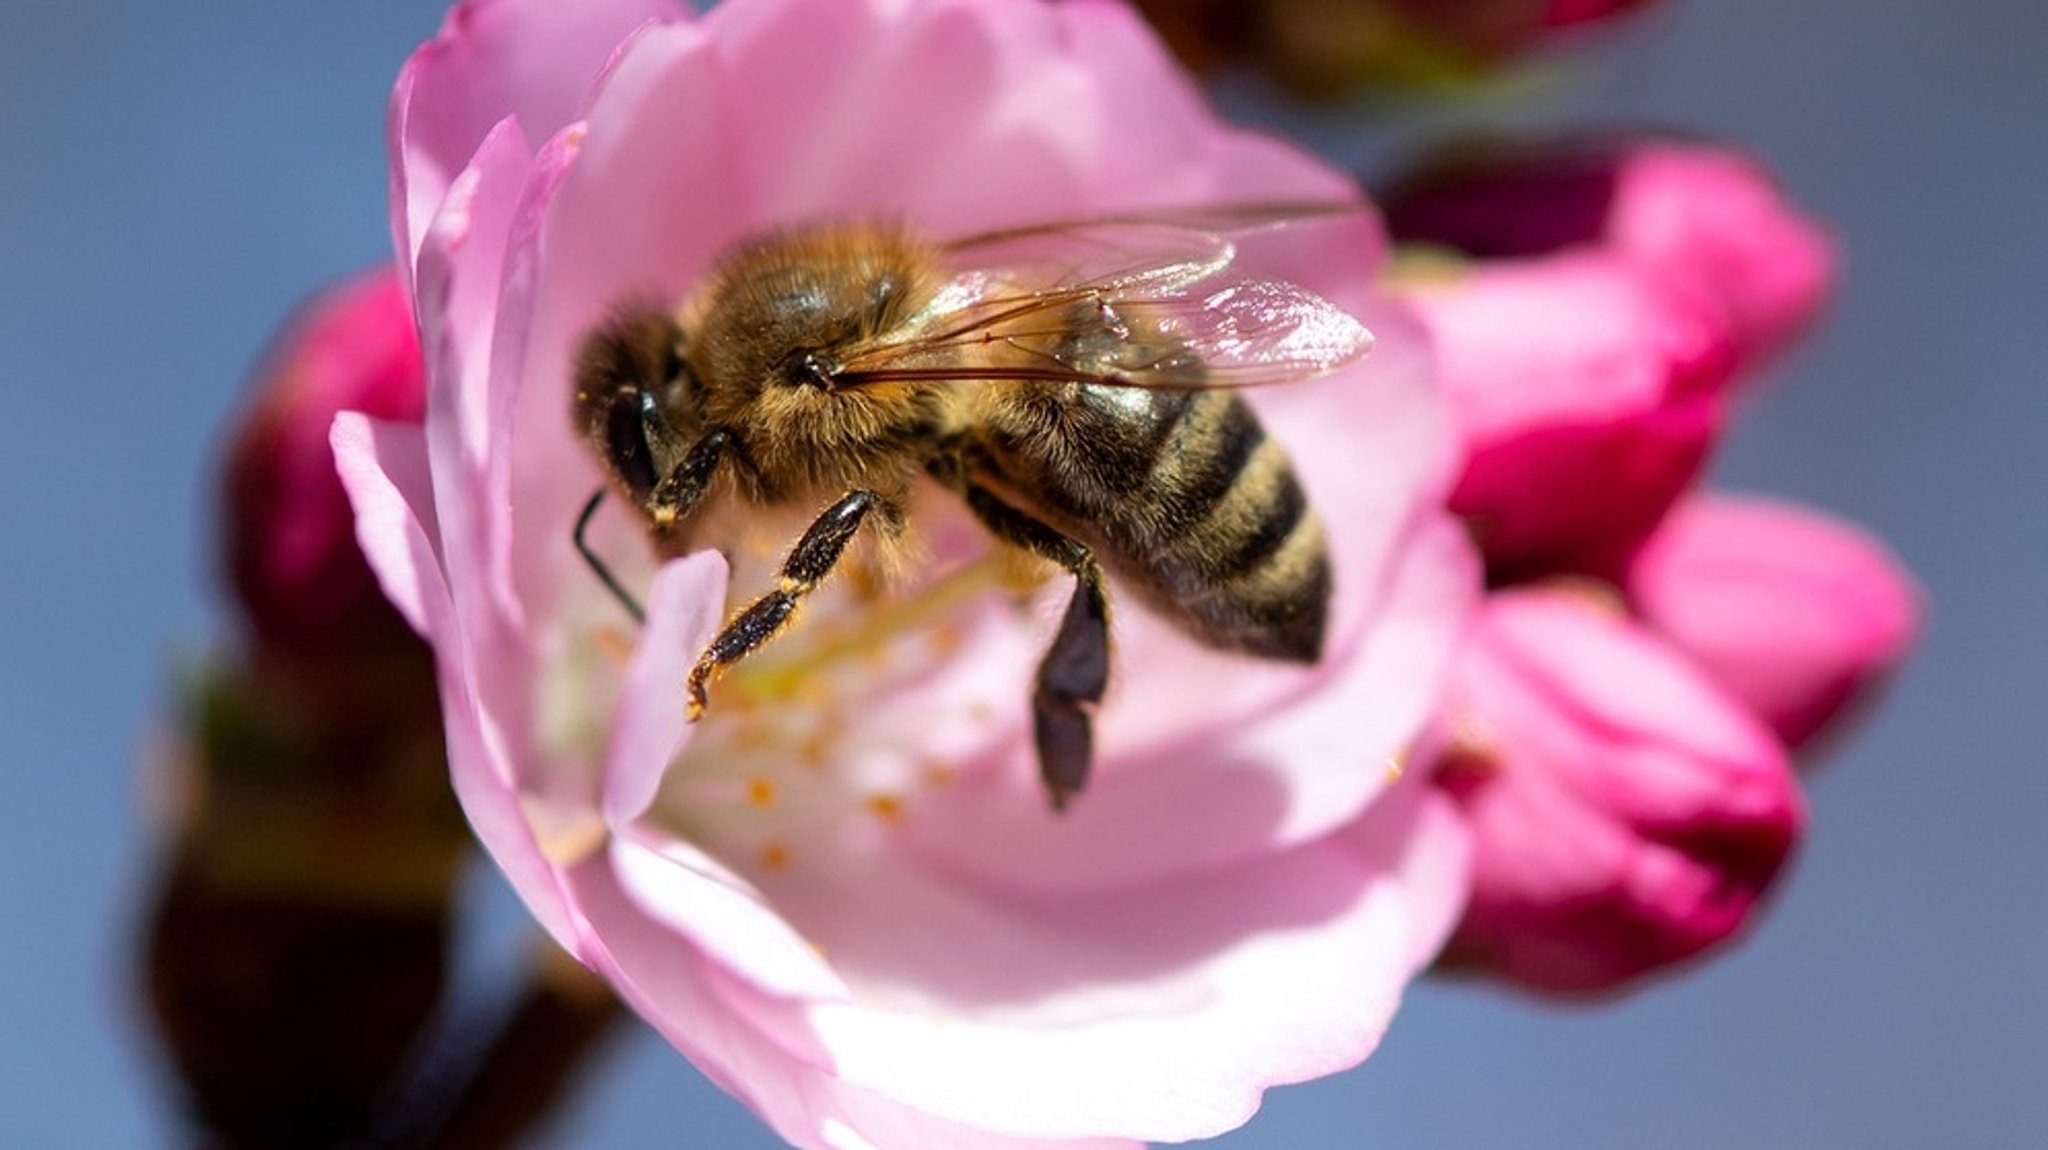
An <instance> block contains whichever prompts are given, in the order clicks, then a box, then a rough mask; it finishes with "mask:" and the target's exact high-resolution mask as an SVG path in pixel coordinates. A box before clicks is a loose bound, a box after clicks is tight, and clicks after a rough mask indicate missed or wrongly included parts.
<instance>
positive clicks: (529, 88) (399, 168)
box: [388, 0, 683, 284]
mask: <svg viewBox="0 0 2048 1150" xmlns="http://www.w3.org/2000/svg"><path fill="white" fill-rule="evenodd" d="M682 14H683V12H682V9H681V7H680V6H679V5H678V4H677V3H676V2H675V0H577V3H575V4H573V5H564V4H560V3H555V2H552V0H464V2H462V3H458V4H457V5H456V6H455V7H454V8H452V9H450V11H449V13H448V17H447V19H446V20H445V21H444V22H443V24H442V26H441V31H440V34H439V35H437V36H436V37H435V38H434V39H432V40H429V41H427V42H426V43H425V44H422V45H421V46H420V47H419V48H418V49H417V50H416V51H415V52H414V53H413V54H412V56H411V57H410V58H409V59H407V60H406V62H405V66H404V67H403V68H402V69H401V70H400V72H399V77H398V83H397V85H396V88H395V90H394V91H393V93H392V99H391V108H390V118H389V126H388V135H389V139H390V142H391V173H392V187H391V197H392V199H391V202H392V213H391V214H392V223H393V228H394V231H395V233H396V234H395V236H394V239H395V241H396V244H397V251H398V256H399V263H400V265H401V267H402V268H403V269H404V272H405V273H406V276H407V282H408V284H409V283H410V282H411V272H412V264H413V260H414V258H415V257H416V256H417V254H418V251H419V245H420V242H421V240H422V239H423V237H424V236H425V234H426V230H427V225H428V222H429V221H430V220H432V219H433V216H434V214H435V212H437V211H438V210H439V208H440V203H441V199H442V197H444V196H445V195H446V194H447V192H448V187H449V185H450V184H451V183H453V182H454V179H455V177H456V175H457V174H458V173H460V172H461V171H462V170H463V169H464V168H466V167H468V166H469V163H470V159H471V157H472V156H473V155H474V154H475V152H476V149H477V147H478V146H479V145H480V144H481V143H482V142H483V139H484V137H485V136H486V135H487V134H489V132H490V131H491V129H492V128H493V127H494V126H495V125H497V124H498V123H499V122H500V121H502V120H505V119H506V118H508V117H509V118H511V119H513V120H514V121H516V122H517V123H518V124H519V125H520V127H521V129H522V130H523V131H524V132H525V134H526V136H527V138H528V139H533V140H545V139H547V138H548V137H550V136H552V135H554V134H555V132H556V131H558V130H560V129H561V128H563V127H564V126H566V125H567V124H568V123H569V122H570V121H572V120H574V119H575V118H576V116H577V114H578V112H579V111H580V109H581V108H582V105H583V100H584V98H585V96H586V94H587V93H588V91H589V89H590V84H591V81H592V80H593V79H594V78H595V77H596V75H597V73H598V69H599V67H600V66H601V65H602V64H603V63H604V62H605V60H606V59H607V58H608V57H609V56H610V55H611V53H612V50H613V49H614V48H616V47H617V46H618V43H619V41H620V40H621V39H623V38H624V37H625V35H626V33H628V32H630V31H632V30H633V29H634V28H635V27H637V26H639V25H641V24H643V23H646V22H647V21H650V20H662V19H675V18H677V17H679V16H681V15H682Z"/></svg>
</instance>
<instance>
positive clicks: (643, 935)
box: [569, 860, 1140, 1150]
mask: <svg viewBox="0 0 2048 1150" xmlns="http://www.w3.org/2000/svg"><path fill="white" fill-rule="evenodd" d="M569 881H570V884H571V889H572V890H573V891H574V894H575V897H576V900H577V904H578V906H579V907H580V908H581V909H582V911H583V912H584V913H586V914H587V915H588V916H589V921H590V923H591V929H592V938H593V940H601V942H597V943H595V946H594V950H593V954H594V957H595V965H596V966H597V968H598V970H599V972H600V973H602V974H605V975H606V976H607V977H608V978H610V979H611V980H612V982H613V984H614V985H615V986H616V987H617V988H618V990H619V992H620V994H621V995H622V996H623V997H624V998H625V999H626V1001H627V1002H629V1003H630V1004H632V1006H633V1007H634V1009H636V1010H637V1011H639V1012H640V1013H641V1014H642V1015H643V1016H645V1017H646V1018H647V1019H648V1021H649V1022H651V1023H653V1024H654V1026H655V1027H656V1028H657V1029H659V1030H660V1031H661V1032H662V1034H663V1036H664V1037H666V1038H667V1039H668V1040H669V1041H670V1042H673V1043H674V1044H675V1045H676V1047H677V1049H679V1050H681V1051H682V1052H683V1053H684V1054H685V1055H686V1056H687V1057H688V1058H689V1059H690V1061H691V1062H692V1063H694V1064H695V1065H696V1066H697V1067H698V1068H699V1069H701V1070H702V1071H703V1072H704V1073H705V1075H706V1076H707V1077H709V1078H710V1079H711V1080H712V1081H714V1082H716V1083H718V1084H719V1085H720V1086H721V1087H723V1088H725V1089H726V1090H727V1091H729V1092H731V1093H732V1094H734V1095H736V1096H737V1097H739V1098H740V1099H741V1100H742V1101H744V1102H746V1103H747V1104H748V1105H749V1106H751V1107H753V1108H754V1110H755V1111H756V1112H758V1113H759V1114H760V1115H761V1117H762V1118H763V1119H764V1120H765V1121H766V1122H767V1123H768V1124H769V1125H770V1126H772V1127H773V1128H774V1129H775V1132H776V1133H777V1134H779V1135H781V1136H782V1137H783V1138H786V1139H788V1140H789V1141H790V1142H791V1143H793V1144H794V1145H796V1146H799V1147H804V1148H806V1150H809V1148H817V1150H864V1148H868V1147H875V1148H884V1150H921V1148H928V1150H954V1148H959V1150H1140V1147H1139V1144H1137V1143H1134V1142H1132V1141H1130V1140H1128V1139H1121V1138H1104V1139H1092V1138H1091V1139H1084V1140H1066V1139H1049V1138H1038V1137H1012V1136H1008V1135H1004V1134H1000V1133H994V1132H991V1131H988V1130H982V1129H976V1128H973V1127H969V1126H963V1125H961V1124H959V1123H956V1122H953V1121H950V1120H947V1119H945V1118H942V1117H939V1116H936V1115H933V1114H929V1113H925V1112H921V1111H918V1110H916V1109H913V1108H911V1107H908V1106H904V1105H902V1104H901V1103H897V1102H892V1101H889V1100H887V1099H885V1098H882V1097H880V1096H878V1095H876V1094H875V1093H873V1092H872V1091H868V1090H863V1089H861V1088H859V1087H856V1086H852V1085H849V1084H848V1083H846V1082H845V1081H843V1080H842V1079H840V1078H838V1077H837V1076H835V1075H834V1074H833V1073H832V1072H831V1070H830V1068H829V1067H826V1066H821V1065H820V1063H819V1061H818V1059H819V1057H820V1053H819V1052H818V1051H817V1050H816V1049H815V1044H809V1045H806V1044H804V1043H802V1042H799V1043H798V1045H797V1046H796V1047H795V1048H792V1047H789V1046H785V1045H783V1044H782V1043H780V1042H778V1041H777V1040H776V1039H775V1038H774V1037H773V1035H774V1034H775V1033H776V1031H778V1030H787V1029H792V1028H794V1029H797V1030H801V1027H802V1022H801V1018H800V1015H799V1014H798V1012H797V1008H795V1007H793V1006H791V1005H790V1004H788V1003H786V1002H782V1001H779V1000H773V999H768V998H765V997H763V996H762V994H761V992H760V991H759V990H757V989H755V988H754V987H752V986H751V985H748V984H746V983H743V982H740V981H738V980H737V976H735V975H732V974H729V973H727V972H725V971H724V970H723V969H722V968H721V967H720V966H719V965H718V964H717V963H715V962H714V961H713V960H711V959H710V958H709V957H708V956H705V955H703V954H701V953H700V952H698V951H696V950H694V949H693V948H692V947H691V946H690V945H689V944H687V943H686V942H684V941H683V940H682V939H681V938H679V937H678V936H677V935H675V934H672V933H670V932H669V931H667V930H664V929H662V928H661V926H660V925H659V924H658V923H656V922H655V921H654V920H652V919H649V918H648V917H646V915H645V914H644V913H643V912H642V911H641V910H640V909H639V907H638V905H637V904H636V903H635V902H634V901H633V899H632V898H631V897H630V896H628V895H627V894H626V892H625V890H624V889H623V888H622V887H621V886H620V884H619V882H618V879H617V877H616V876H615V874H614V873H613V871H612V870H611V868H610V867H608V866H605V865H603V864H602V862H601V861H598V860H593V861H592V862H590V863H586V864H585V865H583V866H582V867H579V868H577V869H576V870H575V871H574V872H572V873H571V875H570V876H569ZM771 1017H772V1018H773V1019H774V1020H775V1021H774V1023H773V1024H770V1018H771Z"/></svg>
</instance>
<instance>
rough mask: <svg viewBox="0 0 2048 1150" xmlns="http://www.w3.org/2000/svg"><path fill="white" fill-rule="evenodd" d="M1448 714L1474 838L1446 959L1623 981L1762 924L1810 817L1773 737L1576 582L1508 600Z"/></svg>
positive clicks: (1490, 618) (1496, 603)
mask: <svg viewBox="0 0 2048 1150" xmlns="http://www.w3.org/2000/svg"><path fill="white" fill-rule="evenodd" d="M1448 708H1449V709H1448V711H1447V713H1448V714H1449V715H1450V716H1451V722H1452V724H1453V726H1452V729H1453V732H1454V744H1453V748H1452V752H1451V756H1450V757H1449V759H1448V760H1447V766H1446V772H1447V773H1446V774H1445V776H1444V780H1443V782H1444V785H1445V786H1446V787H1448V788H1450V789H1451V790H1452V791H1453V793H1454V794H1456V795H1457V796H1458V797H1459V800H1460V802H1461V803H1462V804H1463V806H1464V808H1465V811H1466V815H1467V817H1468V818H1469V819H1470V821H1471V826H1472V833H1473V836H1474V843H1475V874H1474V881H1473V893H1472V903H1471V906H1470V908H1469V909H1468V911H1467V913H1466V918H1465V921H1464V922H1463V923H1462V924H1461V925H1460V926H1459V928H1458V933H1457V935H1456V937H1455V938H1454V939H1453V941H1452V944H1451V947H1450V950H1449V952H1448V954H1449V957H1450V959H1451V961H1453V962H1454V963H1463V964H1469V965H1477V966H1479V967H1481V968H1483V969H1485V970H1488V971H1490V972H1492V973H1494V974H1497V975H1499V976H1502V977H1505V978H1507V979H1509V980H1512V981H1515V982H1518V983H1521V984H1523V985H1525V986H1528V987H1531V988H1534V989H1539V990H1546V991H1555V992H1585V991H1594V990H1606V989H1612V988H1615V987H1618V986H1621V985H1623V984H1625V983H1626V982H1627V981H1629V980H1631V979H1634V978H1637V977H1639V976H1641V975H1643V974H1645V973H1647V972H1650V971H1653V970H1656V969H1658V968H1660V967H1662V966H1665V965H1667V964H1669V963H1672V962H1675V961H1677V960H1680V959H1683V958H1687V957H1689V956H1691V955H1693V954H1696V953H1698V952H1699V951H1701V950H1704V949H1706V948H1707V947H1710V946H1712V945H1714V944H1716V943H1719V942H1721V941H1723V940H1725V939H1726V938H1728V937H1729V936H1731V935H1732V934H1734V933H1735V932H1736V931H1737V930H1739V929H1740V928H1741V927H1742V926H1743V925H1745V924H1746V923H1747V922H1748V920H1749V918H1750V915H1751V914H1752V912H1753V911H1754V910H1755V908H1756V906H1757V905H1758V902H1759V900H1760V899H1761V897H1762V896H1763V894H1764V892H1765V891H1766V890H1767V889H1768V887H1769V885H1770V882H1771V880H1772V879H1773V877H1774V876H1775V875H1776V874H1777V872H1778V869H1779V867H1780V865H1781V864H1782V863H1783V862H1784V860H1785V858H1786V856H1787V854H1788V852H1789V851H1790V849H1791V847H1792V845H1793V842H1794V840H1795V839H1796V837H1797V834H1798V830H1799V827H1800V824H1801V822H1802V821H1803V820H1802V814H1801V803H1800V799H1799V793H1798V790H1797V787H1796V785H1795V784H1794V783H1793V781H1792V777H1791V774H1790V771H1789V768H1788V765H1787V763H1786V761H1785V757H1784V754H1783V752H1782V751H1780V750H1779V748H1778V747H1777V745H1776V743H1775V742H1774V741H1773V740H1772V739H1771V738H1770V736H1769V735H1768V733H1766V732H1765V731H1763V730H1762V729H1760V728H1758V727H1757V726H1756V725H1755V724H1754V723H1753V722H1752V721H1751V720H1750V719H1749V718H1748V716H1746V715H1745V714H1743V713H1742V712H1741V711H1740V710H1739V709H1737V708H1736V707H1734V706H1733V705H1732V704H1730V703H1729V702H1728V701H1726V700H1725V699H1724V698H1722V697H1721V696H1720V695H1719V694H1718V693H1717V692H1716V691H1715V690H1714V689H1713V687H1712V686H1711V685H1709V684H1707V683H1706V682H1705V681H1703V680H1702V679H1700V678H1699V677H1698V676H1697V674H1696V673H1695V672H1693V671H1692V669H1691V668H1690V667H1689V666H1688V665H1687V664H1686V663H1685V661H1684V660H1683V659H1682V658H1680V657H1678V656H1677V655H1676V654H1675V653H1673V652H1671V651H1670V650H1668V649H1666V648H1664V647H1663V646H1662V645H1661V644H1660V643H1659V642H1658V640H1657V639H1656V638H1655V637H1654V636H1652V635H1651V634H1649V633H1648V632H1646V631H1644V630H1642V629H1641V628H1639V627H1637V626H1635V625H1634V624H1632V623H1629V622H1628V621H1626V620H1624V619H1622V618H1620V617H1618V616H1616V615H1614V614H1612V613H1610V612H1608V611H1607V610H1606V609H1604V608H1603V607H1601V606H1599V605H1597V604H1595V603H1593V602H1592V601H1590V600H1588V599H1585V598H1583V597H1581V596H1579V595H1577V594H1575V593H1571V592H1566V591H1554V590H1542V589H1530V590H1523V591H1511V592H1507V593H1505V594H1501V595H1497V596H1496V597H1494V598H1493V599H1492V600H1491V601H1490V602H1489V605H1488V607H1487V609H1486V611H1485V612H1484V613H1483V614H1482V615H1481V620H1480V624H1479V626H1478V628H1477V629H1476V630H1475V632H1474V635H1473V638H1472V640H1471V645H1470V646H1469V647H1468V648H1467V651H1466V654H1465V656H1464V658H1463V662H1462V663H1461V666H1460V674H1459V677H1458V680H1457V686H1456V688H1455V689H1454V691H1453V692H1452V695H1451V699H1450V702H1449V704H1448Z"/></svg>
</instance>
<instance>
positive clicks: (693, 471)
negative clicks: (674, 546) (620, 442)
mask: <svg viewBox="0 0 2048 1150" xmlns="http://www.w3.org/2000/svg"><path fill="white" fill-rule="evenodd" d="M642 407H643V410H641V411H640V412H639V413H638V414H637V419H638V421H639V426H638V427H637V429H636V431H635V433H636V434H639V435H641V436H642V437H643V441H644V443H645V444H646V446H647V450H646V451H645V452H642V453H639V454H627V455H623V456H621V458H628V459H634V460H644V459H646V458H647V456H648V455H649V454H653V455H657V456H674V455H676V453H677V451H678V449H679V444H677V442H676V437H675V432H674V431H673V430H672V429H670V427H669V425H668V421H667V419H665V418H664V417H663V416H662V415H661V412H660V410H659V409H658V408H655V407H653V406H652V405H651V404H643V405H642ZM618 437H619V433H618V432H617V430H616V429H614V434H613V438H614V440H617V439H618ZM732 446H733V440H732V435H731V433H730V432H728V431H726V430H725V429H724V428H719V429H717V430H715V431H712V432H709V433H707V434H706V435H704V436H703V437H702V438H701V439H698V440H697V441H696V442H695V443H693V444H691V445H690V446H689V448H688V449H687V450H682V451H681V456H680V458H678V459H676V462H675V466H674V467H671V468H670V469H669V471H668V474H666V475H663V476H660V477H659V478H656V477H654V474H653V471H652V469H651V468H648V467H647V466H645V465H644V464H638V463H636V464H634V465H631V466H628V465H621V466H620V468H619V474H620V476H621V477H622V479H623V480H624V482H625V483H626V485H627V487H628V489H629V490H630V491H631V494H632V495H633V497H634V499H636V500H638V501H639V504H640V506H641V508H642V509H643V510H644V511H645V512H646V513H647V516H648V518H649V519H650V520H652V521H653V525H654V530H655V531H656V532H657V533H659V534H663V535H666V534H668V533H669V532H670V531H672V530H674V529H675V528H676V526H677V525H678V524H680V523H682V522H683V521H684V520H685V519H687V518H689V515H690V512H692V511H694V510H696V507H697V504H698V503H699V502H701V501H702V500H703V498H704V492H705V491H706V489H708V488H709V487H710V486H711V478H712V476H713V475H714V474H715V473H716V472H717V470H718V464H719V461H720V460H721V459H723V458H724V457H725V453H726V452H727V450H729V449H730V448H731V447H732ZM603 503H604V488H602V487H600V488H598V489H597V491H596V493H595V494H593V495H591V497H590V501H589V502H588V503H585V504H584V505H583V513H582V514H580V515H578V516H577V517H576V531H575V535H574V538H575V540H576V550H577V552H578V553H579V554H581V555H582V556H583V562H584V565H585V566H587V567H589V568H590V570H591V572H592V573H593V574H595V575H596V576H597V577H598V579H599V580H600V581H601V582H603V583H604V585H605V589H606V590H608V591H610V592H611V593H612V597H613V598H614V599H617V600H618V601H619V606H621V607H624V608H625V609H626V614H628V615H631V616H632V617H633V621H634V622H636V623H645V622H646V621H647V612H645V611H643V610H642V609H641V607H640V602H639V600H637V599H635V598H633V596H632V593H631V592H629V591H627V590H626V587H625V584H623V583H621V582H620V581H619V577H618V575H616V574H615V573H614V572H613V571H612V569H611V566H610V565H609V564H607V563H606V562H605V561H604V560H603V559H602V558H600V557H599V556H598V554H597V552H596V550H595V549H593V548H592V547H591V546H590V540H589V533H590V521H591V520H592V519H593V518H595V517H596V516H597V509H598V507H599V506H601V505H602V504H603Z"/></svg>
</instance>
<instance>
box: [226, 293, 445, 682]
mask: <svg viewBox="0 0 2048 1150" xmlns="http://www.w3.org/2000/svg"><path fill="white" fill-rule="evenodd" d="M251 398H252V402H251V404H250V405H249V407H248V409H247V411H246V412H244V413H243V414H242V415H241V416H240V417H239V419H240V422H239V423H238V424H237V425H236V427H235V431H234V434H233V438H232V440H231V442H230V443H229V445H228V451H227V467H226V473H225V474H224V475H223V477H222V486H223V494H224V496H225V499H226V508H225V514H224V516H223V520H224V525H225V531H226V535H227V538H226V551H227V561H228V576H229V578H230V580H231V581H232V583H233V585H234V589H235V593H236V595H237V597H238V598H239V599H240V601H241V605H242V609H243V611H244V613H245V614H246V615H247V617H248V620H249V624H250V628H251V630H252V632H253V635H252V638H253V639H254V640H255V642H256V645H257V647H258V649H259V650H260V651H261V652H263V653H264V654H265V655H267V656H276V657H283V658H293V657H294V656H303V657H304V660H305V661H309V662H325V661H328V660H329V659H331V658H333V657H334V656H335V654H336V653H337V651H338V650H340V649H342V648H346V647H348V646H350V645H352V644H353V645H361V644H363V643H366V642H373V641H376V640H378V639H379V638H380V637H386V636H387V635H401V634H404V626H403V624H402V623H400V621H399V620H398V618H397V616H396V615H394V614H393V613H392V611H391V607H390V605H389V604H388V603H386V602H385V600H384V596H383V595H382V594H381V593H380V592H379V591H378V589H377V581H376V577H375V576H374V575H372V574H371V572H370V568H369V565H368V564H367V563H365V562H364V561H363V555H362V552H361V550H360V549H359V548H357V546H356V537H355V514H354V512H353V511H352V510H351V509H350V508H349V502H348V494H347V492H345V491H343V490H342V487H341V480H340V479H339V478H338V477H337V476H336V475H335V472H334V454H333V452H332V451H330V450H329V449H328V446H327V433H328V428H329V427H330V426H332V425H333V423H334V415H335V413H336V412H338V411H361V412H365V413H368V414H370V415H374V416H377V417H379V418H381V419H390V420H396V421H399V422H411V423H418V422H419V421H420V418H421V415H422V412H423V409H424V407H425V403H426V374H425V371H424V369H423V368H422V367H421V364H420V351H419V339H418V337H417V335H415V333H414V330H413V322H412V309H411V308H410V306H408V304H407V302H406V298H405V292H404V289H403V288H401V287H400V286H399V283H398V279H397V277H396V276H395V275H393V274H392V273H390V272H389V271H385V272H378V273H371V274H366V275H363V276H361V277H359V278H357V279H355V280H352V281H349V282H347V283H343V284H340V285H338V286H335V287H332V288H329V289H327V290H326V291H325V292H323V293H322V294H321V295H319V296H318V297H316V298H315V299H314V300H312V301H311V302H310V303H308V304H307V305H306V306H305V307H304V309H303V310H302V311H301V313H300V314H299V315H298V316H297V317H295V318H294V319H293V320H292V322H291V323H290V324H289V325H287V327H286V329H285V331H284V333H283V334H282V335H281V336H280V337H279V339H278V344H277V347H276V348H275V349H274V350H273V351H272V352H271V354H270V360H269V362H268V363H267V364H266V365H265V366H264V368H263V369H262V371H261V373H260V375H259V377H258V379H257V384H256V390H255V394H254V395H253V396H252V397H251ZM407 641H408V642H410V636H407Z"/></svg>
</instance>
